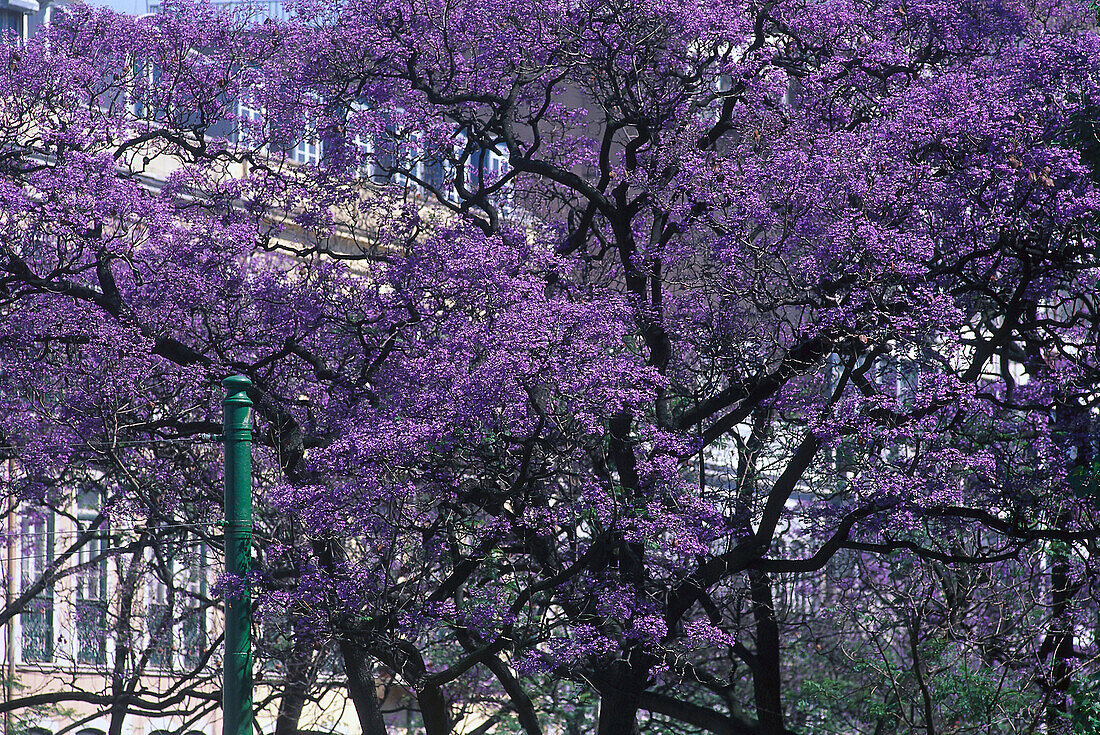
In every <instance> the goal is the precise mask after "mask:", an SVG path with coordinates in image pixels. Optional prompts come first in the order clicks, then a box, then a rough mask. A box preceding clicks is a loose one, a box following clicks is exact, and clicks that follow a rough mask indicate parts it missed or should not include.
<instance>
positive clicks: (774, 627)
mask: <svg viewBox="0 0 1100 735" xmlns="http://www.w3.org/2000/svg"><path fill="white" fill-rule="evenodd" d="M749 585H750V592H751V596H752V612H753V618H754V619H755V621H756V660H755V662H756V666H755V667H753V671H752V685H753V686H752V688H753V699H754V700H755V703H756V717H757V719H758V720H759V723H760V724H759V729H760V735H783V732H784V728H783V700H782V680H781V677H780V657H779V625H778V623H777V622H776V619H775V601H774V599H773V597H772V586H771V580H770V579H769V578H768V575H767V574H765V573H764V572H758V571H752V572H750V573H749Z"/></svg>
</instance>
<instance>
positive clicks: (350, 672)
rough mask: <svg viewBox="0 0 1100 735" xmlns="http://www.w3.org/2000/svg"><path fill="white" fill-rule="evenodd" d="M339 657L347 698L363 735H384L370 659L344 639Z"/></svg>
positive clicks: (384, 729)
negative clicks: (346, 682) (341, 662)
mask: <svg viewBox="0 0 1100 735" xmlns="http://www.w3.org/2000/svg"><path fill="white" fill-rule="evenodd" d="M340 657H341V659H343V662H344V673H345V674H346V675H347V677H348V696H349V697H351V701H352V704H354V705H355V713H356V714H357V715H358V716H359V726H360V727H361V728H362V729H363V735H386V723H385V721H384V720H383V719H382V707H381V703H380V702H379V701H378V689H377V687H376V686H375V682H374V672H373V670H372V667H371V665H370V658H369V657H368V656H367V654H366V652H365V651H363V650H362V649H361V648H360V647H359V646H357V645H356V644H355V642H354V641H351V640H348V639H346V638H345V639H341V641H340Z"/></svg>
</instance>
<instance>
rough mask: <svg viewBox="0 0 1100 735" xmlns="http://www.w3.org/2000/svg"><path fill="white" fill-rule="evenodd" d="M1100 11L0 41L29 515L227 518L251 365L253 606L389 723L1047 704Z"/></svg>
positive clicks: (933, 718) (212, 15) (1059, 588)
mask: <svg viewBox="0 0 1100 735" xmlns="http://www.w3.org/2000/svg"><path fill="white" fill-rule="evenodd" d="M1096 26H1097V14H1096V10H1095V9H1092V8H1090V7H1087V6H1086V5H1084V4H1081V3H1078V2H1061V1H1058V0H1021V1H1011V2H1010V1H1003V2H1002V1H1000V0H994V1H990V2H981V3H979V2H961V3H960V2H942V1H940V0H927V1H925V2H907V1H905V0H882V1H880V0H830V1H829V2H820V3H806V2H802V1H801V0H768V1H767V2H762V3H758V2H740V1H739V0H720V1H719V0H694V1H693V2H676V1H672V2H668V1H666V2H660V3H656V2H637V1H635V2H620V1H619V0H565V1H557V0H551V1H549V2H539V3H519V2H514V0H347V1H346V2H341V3H336V4H333V3H319V2H313V1H312V0H303V2H301V3H299V4H297V5H295V6H294V13H293V14H292V15H291V16H290V19H289V20H286V21H278V22H276V21H267V22H264V23H250V22H249V20H248V18H247V16H245V15H240V14H238V15H230V14H226V13H224V12H216V11H215V10H214V9H212V8H211V7H209V6H204V5H196V6H193V5H187V6H175V7H171V8H169V9H168V10H167V11H166V12H164V13H162V14H160V15H157V16H154V17H145V18H140V19H135V18H129V17H125V16H118V15H115V14H112V13H110V12H107V11H99V10H92V9H90V8H87V7H84V6H81V5H76V6H73V7H72V8H71V9H70V11H69V12H68V13H67V15H66V16H65V18H64V20H61V21H58V22H56V23H54V24H53V25H52V26H50V27H48V28H46V29H45V30H44V31H42V32H41V33H40V34H38V35H37V36H36V37H34V38H32V39H31V40H30V41H28V42H26V43H25V44H20V43H15V42H9V43H8V44H6V45H5V46H3V48H2V51H0V69H4V70H6V71H4V72H3V73H0V89H2V93H0V100H2V101H3V102H2V104H3V113H2V115H0V126H2V133H0V200H2V206H0V211H2V212H3V214H2V215H0V365H2V381H3V385H2V391H0V401H2V409H0V433H2V436H3V440H4V444H5V446H6V447H7V449H6V451H7V452H8V453H9V455H10V456H11V457H12V458H13V460H14V465H15V466H16V467H17V468H18V470H17V471H15V472H14V475H13V477H12V478H11V481H10V482H9V483H7V485H6V488H7V489H6V492H5V496H6V502H7V503H8V504H12V503H15V502H21V503H30V504H38V505H50V504H51V503H54V504H57V503H58V502H59V501H58V500H57V498H58V497H59V493H63V492H65V487H66V483H67V482H71V481H72V479H73V478H74V477H78V476H83V475H94V477H95V478H97V479H96V481H97V482H102V483H103V484H104V485H105V486H106V487H107V488H108V489H109V501H108V513H109V514H110V515H111V518H112V522H115V519H116V518H117V519H128V521H127V522H140V523H142V524H146V525H147V526H148V527H155V526H157V525H170V524H171V523H172V522H173V519H178V518H180V517H182V516H183V515H185V514H198V515H196V516H195V517H199V516H202V514H204V513H205V514H207V515H205V516H202V517H210V514H212V513H216V508H217V497H218V496H217V483H218V456H217V453H216V452H213V451H212V450H211V449H210V448H208V447H203V446H202V445H197V444H193V443H188V442H187V439H188V438H189V437H194V436H195V435H196V434H201V433H208V432H211V431H216V429H217V422H218V421H219V414H218V410H219V409H218V397H219V388H218V385H219V381H220V379H221V378H222V377H224V376H225V375H227V374H231V373H238V372H239V373H243V374H245V375H248V376H249V377H250V378H251V379H252V380H253V382H254V384H255V386H256V390H255V392H254V395H253V398H254V400H255V402H256V414H257V426H256V436H257V443H258V449H257V457H256V462H257V479H258V488H257V496H258V502H259V503H260V505H259V507H258V509H257V513H258V516H259V518H260V523H261V527H262V528H263V529H264V530H263V532H262V533H259V534H258V539H257V547H256V554H257V561H256V566H257V569H258V572H257V574H256V577H255V579H254V580H250V583H251V584H253V586H254V587H255V589H256V590H257V595H258V597H259V599H260V613H261V614H263V615H271V614H274V611H279V612H280V613H281V614H282V615H284V616H287V617H288V620H289V621H290V622H289V624H290V625H291V627H292V629H293V633H294V639H295V641H296V644H295V645H297V644H298V643H301V644H302V646H303V649H304V650H306V651H310V650H312V648H311V646H312V644H313V642H320V643H322V644H323V643H324V642H335V643H336V644H337V645H338V648H339V651H340V658H341V661H342V676H344V677H346V685H347V688H348V692H349V694H350V696H351V698H352V699H353V701H354V703H355V705H356V708H357V711H358V714H359V718H360V721H361V722H362V724H363V728H364V732H369V733H371V734H372V735H375V733H382V732H385V729H386V725H385V723H384V722H383V719H382V717H381V713H380V712H379V710H378V703H377V701H376V700H375V697H374V694H373V692H374V679H373V677H374V676H375V675H376V674H375V673H374V672H375V670H376V667H377V666H384V667H385V668H386V671H388V676H391V677H393V679H394V681H398V682H400V683H401V684H402V686H404V687H406V688H407V689H408V690H409V691H410V692H411V697H412V699H413V700H414V702H415V707H416V709H417V711H418V712H419V716H420V718H421V719H422V723H423V726H424V728H425V730H426V732H427V733H429V735H437V734H439V733H447V732H451V731H452V730H453V728H454V727H455V725H456V722H457V721H458V719H459V718H460V717H461V716H462V713H464V712H465V713H468V712H475V713H477V714H478V715H479V716H480V717H481V718H482V719H485V718H488V720H487V721H489V722H490V723H491V724H492V725H495V726H497V727H498V728H502V729H498V731H500V732H504V731H506V730H505V729H503V728H509V727H511V728H514V729H515V730H516V731H519V732H525V733H527V734H528V735H536V734H541V733H549V732H578V733H579V732H598V733H599V734H600V735H631V733H634V732H639V731H642V732H655V733H665V732H667V733H675V732H712V733H735V734H742V733H761V734H768V735H770V734H773V733H784V732H849V733H850V732H860V733H863V732H866V733H872V732H874V733H885V732H917V731H926V732H928V733H930V734H931V733H934V732H939V733H946V732H969V731H971V730H968V728H971V729H972V728H973V727H974V726H979V725H980V726H981V727H982V728H983V731H985V732H991V733H992V732H997V733H1000V732H1009V731H1012V732H1017V731H1029V732H1036V731H1037V730H1035V729H1034V728H1036V727H1039V726H1040V724H1043V725H1045V726H1046V727H1047V728H1048V730H1047V732H1061V731H1063V729H1064V728H1069V727H1071V726H1072V724H1073V722H1075V721H1076V720H1075V719H1074V718H1077V719H1080V718H1082V717H1085V716H1086V715H1087V713H1088V711H1089V709H1088V708H1089V707H1090V706H1093V705H1092V704H1090V703H1094V702H1097V701H1100V699H1098V698H1097V697H1096V695H1095V694H1094V692H1095V689H1096V687H1095V685H1094V683H1093V677H1094V676H1096V674H1097V672H1096V663H1095V661H1096V654H1097V653H1100V648H1098V647H1097V646H1098V643H1100V642H1098V641H1097V640H1096V639H1095V636H1094V635H1093V633H1092V630H1093V629H1094V628H1095V625H1096V621H1097V615H1100V609H1098V606H1097V605H1096V602H1095V599H1094V595H1093V592H1094V590H1093V587H1094V585H1095V584H1096V580H1095V579H1094V577H1093V575H1092V574H1091V571H1090V569H1091V568H1090V564H1091V562H1090V558H1091V557H1090V552H1091V551H1092V550H1093V549H1095V548H1096V542H1097V538H1098V536H1100V530H1098V529H1100V526H1097V521H1098V520H1100V519H1098V518H1097V507H1096V505H1095V501H1094V497H1095V495H1094V494H1093V493H1091V492H1090V490H1092V489H1094V486H1095V484H1096V480H1095V470H1094V465H1093V462H1094V458H1095V456H1096V448H1097V434H1098V433H1100V427H1098V426H1097V421H1096V406H1097V402H1098V399H1100V392H1098V390H1097V378H1098V375H1100V373H1098V371H1100V352H1098V346H1100V341H1098V336H1100V335H1098V328H1100V324H1098V321H1097V319H1098V317H1100V315H1098V313H1097V308H1098V305H1097V301H1096V292H1097V281H1098V276H1100V272H1098V269H1097V253H1098V250H1097V247H1098V242H1097V237H1098V234H1100V233H1098V214H1100V189H1098V181H1100V167H1098V166H1097V162H1098V161H1100V155H1098V153H1100V122H1098V120H1100V113H1098V109H1100V108H1098V105H1100V35H1098V33H1097V30H1096ZM311 146H312V147H311ZM303 150H304V151H316V155H312V154H311V155H310V156H305V157H303V158H300V159H295V152H297V151H303ZM288 154H289V157H288ZM150 543H153V542H152V541H150ZM9 616H10V613H9ZM307 643H308V644H309V645H306V644H307ZM288 676H291V674H288ZM292 683H293V682H288V683H287V684H286V692H287V694H286V696H288V697H289V696H291V693H292V692H295V691H298V689H295V687H293V686H291V684H292ZM299 683H300V682H299ZM597 701H598V703H599V706H598V714H597V711H596V707H595V705H594V703H595V702H597ZM300 709H301V708H300V707H299V708H298V712H299V713H300ZM1097 709H1098V711H1100V705H1098V706H1097ZM284 711H285V712H287V713H290V714H288V715H287V717H291V715H292V713H293V711H294V708H293V707H292V706H287V707H284ZM1082 713H1085V714H1082ZM1025 721H1027V722H1031V727H1032V729H1031V730H1027V728H1026V727H1022V726H1021V727H1020V729H1019V730H1010V728H1014V727H1016V726H1017V725H1018V724H1019V723H1021V722H1025ZM814 728H817V729H814ZM294 731H295V730H287V732H294ZM1065 731H1067V732H1068V730H1065Z"/></svg>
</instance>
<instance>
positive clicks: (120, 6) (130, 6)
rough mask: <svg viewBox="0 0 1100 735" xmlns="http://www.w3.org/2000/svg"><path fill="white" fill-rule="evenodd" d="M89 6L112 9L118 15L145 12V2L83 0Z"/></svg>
mask: <svg viewBox="0 0 1100 735" xmlns="http://www.w3.org/2000/svg"><path fill="white" fill-rule="evenodd" d="M85 2H87V3H88V4H89V5H97V6H102V7H108V8H114V9H115V10H117V11H118V12H120V13H129V14H130V15H141V14H142V13H144V12H145V4H146V0H85Z"/></svg>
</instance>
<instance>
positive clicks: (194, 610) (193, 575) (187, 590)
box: [180, 543, 207, 668]
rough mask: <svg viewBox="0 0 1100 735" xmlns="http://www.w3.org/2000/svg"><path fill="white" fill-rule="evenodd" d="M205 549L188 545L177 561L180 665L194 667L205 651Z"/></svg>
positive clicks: (199, 544)
mask: <svg viewBox="0 0 1100 735" xmlns="http://www.w3.org/2000/svg"><path fill="white" fill-rule="evenodd" d="M206 563H207V559H206V546H204V545H203V544H201V543H195V544H192V546H191V549H190V550H189V551H188V552H187V553H186V554H184V555H183V557H182V558H181V559H180V565H181V567H182V569H183V574H184V578H183V586H184V596H183V613H182V615H181V619H180V628H181V631H180V634H181V637H182V641H181V643H182V646H181V652H182V657H183V665H184V666H185V667H187V668H195V667H196V666H198V665H199V664H200V663H201V662H202V656H203V653H204V652H205V651H206V606H205V604H204V599H205V597H206Z"/></svg>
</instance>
